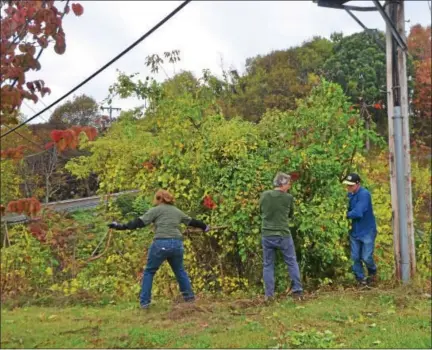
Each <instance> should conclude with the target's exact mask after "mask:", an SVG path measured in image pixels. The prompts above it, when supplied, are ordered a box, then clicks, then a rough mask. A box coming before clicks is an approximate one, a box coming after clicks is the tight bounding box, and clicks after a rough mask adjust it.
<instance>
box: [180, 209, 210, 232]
mask: <svg viewBox="0 0 432 350" xmlns="http://www.w3.org/2000/svg"><path fill="white" fill-rule="evenodd" d="M181 222H182V223H183V224H185V225H186V226H191V227H197V228H200V229H201V230H203V231H204V232H207V231H209V230H210V226H207V225H206V224H205V223H204V222H203V221H201V220H197V219H194V218H191V217H190V216H189V215H186V214H185V213H182V218H181Z"/></svg>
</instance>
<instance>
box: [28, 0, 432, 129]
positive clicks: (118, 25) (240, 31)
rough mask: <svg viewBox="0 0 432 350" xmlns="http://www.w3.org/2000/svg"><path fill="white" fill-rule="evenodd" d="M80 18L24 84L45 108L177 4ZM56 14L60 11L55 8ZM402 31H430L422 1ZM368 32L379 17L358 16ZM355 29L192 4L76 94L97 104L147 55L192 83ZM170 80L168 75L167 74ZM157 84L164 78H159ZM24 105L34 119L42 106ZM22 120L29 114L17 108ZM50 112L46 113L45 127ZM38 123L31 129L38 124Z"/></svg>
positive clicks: (146, 4) (308, 4)
mask: <svg viewBox="0 0 432 350" xmlns="http://www.w3.org/2000/svg"><path fill="white" fill-rule="evenodd" d="M81 3H82V5H83V6H84V14H83V16H81V17H75V16H74V15H73V14H69V15H68V16H67V17H66V18H65V20H64V28H65V32H66V42H67V49H66V53H65V54H64V55H61V56H59V55H56V54H55V53H54V51H53V49H52V48H51V47H50V48H49V49H47V50H46V52H44V53H43V54H42V58H41V63H42V69H41V71H39V72H35V73H32V74H31V75H30V77H29V78H30V79H31V78H34V79H43V80H44V81H45V83H46V85H47V86H49V87H50V88H51V90H52V94H51V95H50V96H46V97H45V98H44V99H43V101H44V103H45V104H49V103H51V102H53V101H54V100H56V99H57V98H59V97H60V96H61V95H62V94H64V93H66V92H67V91H68V90H69V89H71V88H72V87H74V86H75V85H77V84H78V83H80V82H81V81H82V80H83V79H85V78H86V77H87V76H89V75H90V74H92V73H93V72H94V71H95V70H97V69H98V68H99V67H101V66H102V65H104V64H105V63H106V62H108V61H109V60H110V59H111V58H113V57H114V56H116V55H117V54H118V53H119V52H121V51H122V50H123V49H125V48H126V47H127V46H128V45H130V44H131V43H133V42H134V41H135V40H136V39H137V38H138V37H139V36H141V35H142V34H144V33H145V32H146V31H148V30H149V29H150V28H151V27H152V26H154V25H155V24H156V23H157V22H158V21H159V20H160V19H162V18H163V17H164V16H165V15H166V14H168V13H169V12H170V11H172V10H173V9H174V8H175V7H177V6H178V5H179V4H180V3H181V2H180V1H88V2H87V1H82V2H81ZM356 5H358V6H371V2H370V1H356ZM60 6H61V5H60ZM405 7H406V18H407V19H409V20H410V22H409V23H407V29H409V27H410V25H413V24H415V23H421V24H423V25H426V24H429V23H430V12H429V9H428V8H427V3H426V2H425V1H406V2H405ZM356 15H357V16H358V17H359V18H360V20H361V21H362V22H363V23H364V24H365V25H366V26H367V27H368V28H378V29H381V30H385V24H384V21H383V19H382V18H381V17H380V15H379V14H378V13H370V12H368V13H356ZM361 30H362V29H361V27H360V26H359V25H358V24H357V23H356V22H355V21H354V20H353V19H352V18H351V17H350V16H349V15H348V14H347V13H346V12H345V11H342V10H334V9H327V8H321V7H318V6H317V5H316V4H315V3H313V2H312V1H266V2H264V1H192V2H191V3H190V4H188V5H187V6H186V7H185V8H184V9H183V10H182V11H181V12H180V13H178V14H177V15H176V16H175V17H173V18H172V19H171V20H170V21H169V22H167V23H166V24H165V25H164V26H162V27H161V28H160V29H159V30H157V31H156V32H155V33H154V34H153V35H151V36H150V37H148V39H146V40H145V41H144V42H142V43H141V44H139V45H138V46H137V47H135V48H134V49H133V50H132V51H130V52H129V53H127V54H126V55H125V56H124V57H123V58H121V59H120V60H119V61H117V62H116V63H115V64H114V65H112V66H111V67H109V68H108V69H107V70H106V71H104V72H102V73H101V74H100V75H99V76H97V77H96V78H95V79H93V80H92V81H91V82H89V83H88V84H87V85H85V86H84V87H82V88H81V89H79V91H77V92H76V93H75V94H76V95H79V94H82V93H85V94H88V95H90V96H93V97H94V98H95V99H96V100H97V101H98V102H101V101H102V100H103V99H104V98H105V97H106V96H107V94H108V87H109V86H110V85H111V84H113V83H114V81H115V78H116V69H119V70H121V71H124V72H126V73H135V72H140V73H142V75H143V76H145V75H147V74H149V69H148V68H147V67H145V64H144V62H145V57H146V56H147V55H150V54H153V53H158V54H162V53H163V52H164V51H171V50H174V49H179V50H180V51H181V59H182V60H181V61H180V62H179V63H178V64H177V65H176V71H180V70H191V71H193V72H194V73H195V74H196V75H199V74H201V72H202V70H203V69H205V68H208V69H210V70H212V71H213V72H215V73H220V71H221V58H223V62H224V66H225V68H229V67H230V66H233V67H235V68H237V69H238V70H240V71H243V68H244V64H245V60H246V59H247V58H249V57H254V56H256V55H258V54H261V55H263V54H266V53H268V52H270V51H272V50H281V49H286V48H289V47H291V46H296V45H300V44H301V43H302V42H303V41H305V40H308V39H310V38H312V37H313V36H317V35H320V36H324V37H327V38H328V37H329V36H330V34H331V33H333V32H335V31H337V32H343V33H344V34H346V35H349V34H352V33H354V32H359V31H361ZM167 72H168V74H170V75H171V74H173V68H172V67H171V66H170V65H168V66H167ZM158 77H159V79H162V78H164V76H163V74H160V75H159V76H158ZM28 104H29V105H30V106H31V107H32V108H33V109H34V110H36V111H39V110H42V109H43V108H44V105H43V104H42V103H41V102H38V103H37V104H33V102H31V101H30V102H28ZM138 104H139V102H138V101H136V100H134V99H129V100H116V101H113V106H114V107H121V108H125V109H126V108H131V107H133V106H134V105H138ZM22 112H23V113H24V114H25V115H26V116H27V117H30V116H32V115H33V114H34V112H32V111H31V110H30V109H29V108H28V107H26V106H23V108H22ZM49 116H50V112H46V113H44V117H45V119H48V118H49ZM42 121H43V120H42V119H41V118H36V119H35V120H34V122H42Z"/></svg>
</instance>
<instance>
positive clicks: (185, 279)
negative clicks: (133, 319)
mask: <svg viewBox="0 0 432 350" xmlns="http://www.w3.org/2000/svg"><path fill="white" fill-rule="evenodd" d="M154 204H155V205H156V206H155V207H153V208H151V209H150V210H148V211H147V212H146V213H145V214H144V215H142V216H140V217H139V218H136V219H134V220H132V221H130V222H128V223H127V224H119V223H117V222H112V223H111V224H109V225H108V227H110V228H112V229H114V230H135V229H137V228H141V227H144V226H147V225H149V224H151V223H153V224H154V225H155V236H154V240H153V243H152V244H151V246H150V249H149V251H148V256H147V265H146V267H145V269H144V275H143V279H142V286H141V293H140V305H141V308H143V309H146V308H148V307H149V306H150V303H151V290H152V286H153V277H154V275H155V274H156V271H157V270H158V269H159V267H160V266H161V265H162V263H163V262H164V261H165V260H167V261H168V263H169V264H170V266H171V268H172V270H173V272H174V274H175V276H176V279H177V282H178V284H179V287H180V292H181V293H182V295H183V298H184V300H185V301H187V302H190V301H193V300H195V295H194V293H193V291H192V286H191V283H190V280H189V276H188V274H187V273H186V271H185V269H184V266H183V254H184V247H183V235H182V233H181V231H180V224H185V225H187V226H192V227H198V228H201V229H202V230H203V231H204V232H207V231H208V230H209V229H210V228H209V226H207V225H206V224H205V223H204V222H202V221H200V220H196V219H193V218H191V217H189V216H188V215H186V214H185V213H183V212H182V211H181V210H180V209H178V208H177V207H176V206H175V205H174V197H173V196H172V195H171V194H170V193H169V192H168V191H165V190H159V191H157V192H156V195H155V199H154Z"/></svg>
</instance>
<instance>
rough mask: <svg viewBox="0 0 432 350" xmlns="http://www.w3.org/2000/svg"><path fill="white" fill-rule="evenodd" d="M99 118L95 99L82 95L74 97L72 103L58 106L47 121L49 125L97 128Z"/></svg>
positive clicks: (68, 102)
mask: <svg viewBox="0 0 432 350" xmlns="http://www.w3.org/2000/svg"><path fill="white" fill-rule="evenodd" d="M101 118H102V116H101V114H100V112H99V107H98V104H97V103H96V101H95V99H94V98H93V97H90V96H87V95H85V94H82V95H80V96H75V97H74V99H73V100H72V101H67V102H65V103H63V104H62V105H60V106H58V107H57V108H56V109H55V110H54V112H53V114H52V115H51V117H50V119H49V121H50V123H58V124H64V125H66V126H72V125H81V126H84V125H89V126H99V124H100V119H101Z"/></svg>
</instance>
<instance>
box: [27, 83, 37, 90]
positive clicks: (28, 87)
mask: <svg viewBox="0 0 432 350" xmlns="http://www.w3.org/2000/svg"><path fill="white" fill-rule="evenodd" d="M26 85H27V89H29V90H30V91H31V92H34V89H35V88H34V85H33V83H30V82H28V83H27V84H26Z"/></svg>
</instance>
